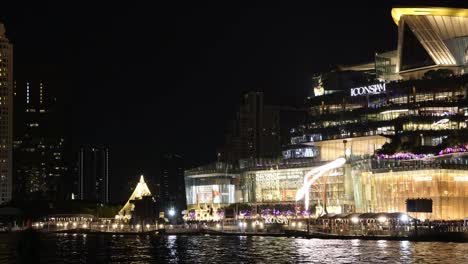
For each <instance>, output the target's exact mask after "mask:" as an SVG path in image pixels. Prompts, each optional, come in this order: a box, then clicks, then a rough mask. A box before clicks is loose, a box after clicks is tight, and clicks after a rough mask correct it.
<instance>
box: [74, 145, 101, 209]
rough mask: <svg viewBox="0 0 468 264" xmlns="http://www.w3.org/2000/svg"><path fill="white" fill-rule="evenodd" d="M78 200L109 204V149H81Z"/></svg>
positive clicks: (94, 147) (93, 147) (92, 147)
mask: <svg viewBox="0 0 468 264" xmlns="http://www.w3.org/2000/svg"><path fill="white" fill-rule="evenodd" d="M77 195H78V199H80V200H86V201H95V202H99V203H102V204H106V203H109V148H108V147H96V146H91V147H81V148H80V152H79V157H78V191H77Z"/></svg>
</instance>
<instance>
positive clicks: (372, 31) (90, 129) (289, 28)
mask: <svg viewBox="0 0 468 264" xmlns="http://www.w3.org/2000/svg"><path fill="white" fill-rule="evenodd" d="M9 2H14V3H9V4H8V3H2V5H1V9H0V17H1V18H2V20H3V21H4V22H5V26H6V29H7V36H8V37H9V39H10V41H12V42H13V44H14V70H15V73H14V75H15V78H17V79H27V78H41V79H43V80H45V81H46V82H47V81H49V82H53V83H58V84H60V85H56V86H58V87H60V89H59V91H58V93H59V98H60V99H61V100H62V101H63V102H65V103H66V105H68V106H69V108H67V109H69V110H67V111H69V112H67V115H69V119H68V121H69V123H68V124H65V125H66V126H68V128H69V131H71V139H72V144H73V146H74V147H75V148H76V147H78V146H79V145H81V144H108V145H110V148H111V153H110V155H111V158H110V162H111V178H112V179H113V180H114V182H113V187H120V186H122V187H126V186H127V182H128V179H133V180H132V181H133V182H136V179H137V175H139V174H141V173H144V174H145V175H147V176H148V178H153V179H154V178H156V177H158V171H159V165H158V163H159V157H160V155H161V154H162V153H166V152H171V153H174V152H175V153H180V154H181V155H183V156H184V157H185V162H186V164H187V165H186V167H193V166H197V165H201V164H204V163H207V162H211V161H214V160H215V157H216V155H215V149H216V146H219V145H220V144H222V142H223V137H224V132H225V130H226V126H227V121H228V120H229V119H232V118H233V117H234V115H235V111H236V108H237V106H238V104H239V102H240V99H241V95H242V94H243V93H244V92H246V91H249V90H257V91H263V92H264V93H265V96H266V100H267V102H268V101H274V102H277V101H281V99H284V101H288V102H289V101H291V100H294V101H297V102H301V101H303V98H304V96H305V95H306V93H307V91H308V90H310V89H311V88H312V87H311V86H312V83H311V76H312V75H313V74H314V73H316V72H320V71H326V70H329V69H331V68H332V67H333V66H335V65H337V64H345V65H346V64H355V63H364V62H367V61H370V60H372V59H373V55H374V53H375V52H382V51H387V50H391V49H395V48H396V44H397V43H396V40H397V27H396V25H395V24H394V22H393V20H392V18H391V15H390V10H391V7H392V6H393V5H395V4H398V3H397V2H396V1H393V2H392V1H385V2H386V4H385V6H382V7H377V6H367V5H364V4H360V5H355V6H343V5H342V3H341V2H342V1H335V3H333V1H331V2H330V3H331V5H329V6H328V7H324V6H320V5H318V4H317V3H318V2H316V1H309V2H310V5H309V6H299V5H298V6H275V7H273V6H271V7H268V6H260V5H259V6H250V7H249V8H245V7H239V6H216V5H210V6H205V7H203V6H190V5H187V4H184V3H183V2H176V3H174V5H172V6H169V5H166V6H163V5H160V4H153V5H149V4H148V5H140V4H136V3H133V2H132V1H127V2H126V3H125V4H117V3H116V2H109V4H108V5H105V4H99V5H96V4H95V3H93V4H92V5H91V4H90V3H88V4H84V3H82V2H77V3H80V4H79V5H70V4H69V3H62V4H57V3H54V4H50V5H46V4H41V5H39V4H34V5H26V4H24V3H20V2H17V1H9ZM64 2H66V1H64ZM152 2H153V3H158V2H161V1H152ZM382 2H383V1H382ZM388 2H390V3H388ZM400 2H401V1H400ZM406 2H407V1H406ZM413 2H414V1H413ZM419 2H422V3H425V5H434V6H447V5H450V3H455V5H456V2H459V1H446V2H441V1H419ZM447 2H448V3H447ZM5 4H6V6H5ZM451 5H452V6H453V4H451ZM458 6H459V7H462V6H460V4H458ZM286 98H287V99H286ZM120 193H122V194H123V195H124V196H126V195H127V194H126V193H124V192H119V194H120ZM115 198H117V199H123V196H122V197H119V196H114V199H115Z"/></svg>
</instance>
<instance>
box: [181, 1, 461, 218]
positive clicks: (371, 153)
mask: <svg viewBox="0 0 468 264" xmlns="http://www.w3.org/2000/svg"><path fill="white" fill-rule="evenodd" d="M392 17H393V19H394V22H395V23H396V25H397V26H398V47H397V49H396V50H394V51H388V52H382V53H378V54H376V56H375V60H374V61H373V62H372V63H367V64H363V65H357V66H348V67H342V68H341V69H339V70H338V71H334V72H328V73H325V74H320V75H317V77H316V78H315V80H316V85H315V87H314V89H313V91H314V94H313V95H311V96H310V97H309V98H308V100H307V108H308V111H309V113H308V121H307V122H305V123H303V124H300V125H298V126H297V127H296V128H294V129H292V130H291V139H290V145H289V146H286V147H285V148H284V149H283V152H282V154H283V155H282V158H280V159H276V160H271V159H270V160H258V161H256V162H253V163H252V164H250V166H248V167H244V168H239V171H237V172H236V173H232V174H231V176H229V177H228V176H227V175H228V173H225V174H224V175H226V177H225V181H224V182H223V183H222V184H225V185H223V186H230V187H228V188H226V189H223V190H221V189H219V190H220V193H224V196H222V195H220V196H218V197H219V198H217V199H224V200H223V201H225V202H227V203H233V202H239V203H248V204H251V205H258V204H261V205H264V204H271V205H274V206H276V205H277V204H283V205H284V204H289V205H291V206H292V208H294V209H295V210H298V208H299V210H304V209H307V210H308V211H309V212H313V213H315V214H321V213H324V212H328V213H351V212H406V201H407V199H417V198H427V199H432V203H433V206H432V213H417V214H415V215H414V216H416V217H418V218H429V219H463V218H465V217H468V129H467V122H468V75H466V74H465V73H467V71H468V9H452V8H395V9H393V10H392ZM328 78H330V80H331V81H329V80H327V79H328ZM465 154H466V155H465ZM343 157H344V158H345V159H346V162H345V163H344V165H341V166H340V167H336V168H335V167H333V168H330V167H327V164H330V162H333V161H336V160H337V159H339V158H343ZM220 171H222V170H220ZM224 171H225V172H226V171H228V170H224ZM209 175H213V176H214V174H208V173H205V174H201V173H196V172H190V173H187V172H186V188H187V191H190V193H189V192H187V203H188V204H189V205H190V204H192V205H193V204H197V203H198V204H199V203H200V202H203V201H204V200H203V199H204V198H203V197H205V196H204V194H202V193H204V192H205V191H206V192H209V191H211V193H212V194H213V195H212V196H211V197H212V199H213V200H214V197H215V196H214V193H215V191H213V188H220V187H214V186H221V185H219V184H221V183H217V182H216V181H215V180H213V179H212V178H210V177H208V176H209ZM223 177H224V176H223ZM187 179H189V181H187ZM219 179H222V178H219ZM205 183H206V184H205ZM304 185H310V186H308V187H307V188H305V187H304V188H303V186H304ZM197 188H200V189H197ZM203 188H206V190H205V189H203ZM209 188H211V190H208V189H209ZM228 190H229V191H228ZM298 190H301V191H305V190H306V191H307V192H308V195H306V197H307V198H308V203H309V208H304V204H305V203H304V198H301V197H304V196H301V195H299V192H298ZM231 193H232V196H231ZM207 196H210V195H207ZM221 197H222V198H221ZM224 197H226V198H224ZM227 197H229V199H228V198H227ZM231 197H232V199H230V198H231ZM189 207H190V206H189ZM294 209H293V210H294Z"/></svg>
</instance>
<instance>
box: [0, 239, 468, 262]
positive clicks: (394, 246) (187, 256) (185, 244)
mask: <svg viewBox="0 0 468 264" xmlns="http://www.w3.org/2000/svg"><path fill="white" fill-rule="evenodd" d="M17 242H18V239H14V237H13V239H5V238H4V237H0V262H2V263H4V262H6V263H8V262H14V259H15V258H16V257H17V256H16V255H17V253H16V252H17V246H16V245H17ZM39 247H40V262H42V263H63V262H64V261H66V262H67V263H108V262H114V263H121V262H124V263H127V262H132V263H148V262H158V263H210V262H212V263H219V262H224V263H239V262H240V263H255V262H257V263H297V262H307V263H362V262H367V263H382V262H389V263H408V262H414V263H421V262H423V263H443V262H446V261H448V260H449V261H450V262H451V263H468V254H466V252H468V243H467V244H463V243H439V242H435V243H432V242H431V243H428V242H420V243H414V242H408V241H385V240H379V241H366V240H358V239H353V240H326V239H301V238H286V237H247V236H232V237H220V236H165V237H164V236H161V237H158V236H149V235H127V236H111V235H92V234H89V235H87V236H83V235H70V234H68V235H66V234H57V235H47V236H44V237H42V238H41V240H40V246H39ZM35 262H39V261H37V259H36V260H35Z"/></svg>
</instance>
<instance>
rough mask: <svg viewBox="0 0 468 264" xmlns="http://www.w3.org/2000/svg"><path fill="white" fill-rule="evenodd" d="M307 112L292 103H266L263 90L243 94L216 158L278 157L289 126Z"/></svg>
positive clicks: (228, 160) (298, 121) (286, 139)
mask: <svg viewBox="0 0 468 264" xmlns="http://www.w3.org/2000/svg"><path fill="white" fill-rule="evenodd" d="M305 115H306V112H305V111H303V110H300V109H297V108H294V107H288V106H274V105H265V104H264V99H263V93H262V92H249V93H246V94H245V95H244V98H243V102H242V104H241V106H240V107H239V111H238V113H237V116H236V120H234V121H232V122H231V123H230V126H229V130H228V133H227V134H226V142H225V144H224V146H222V147H220V148H219V149H218V158H219V160H218V161H224V162H229V163H232V164H235V163H237V162H238V161H239V160H244V161H245V160H250V159H258V158H277V157H279V156H281V150H282V148H283V146H284V145H286V144H287V143H288V142H289V130H290V129H291V128H294V127H296V126H297V125H298V124H300V123H301V122H302V121H303V120H304V119H305Z"/></svg>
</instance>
